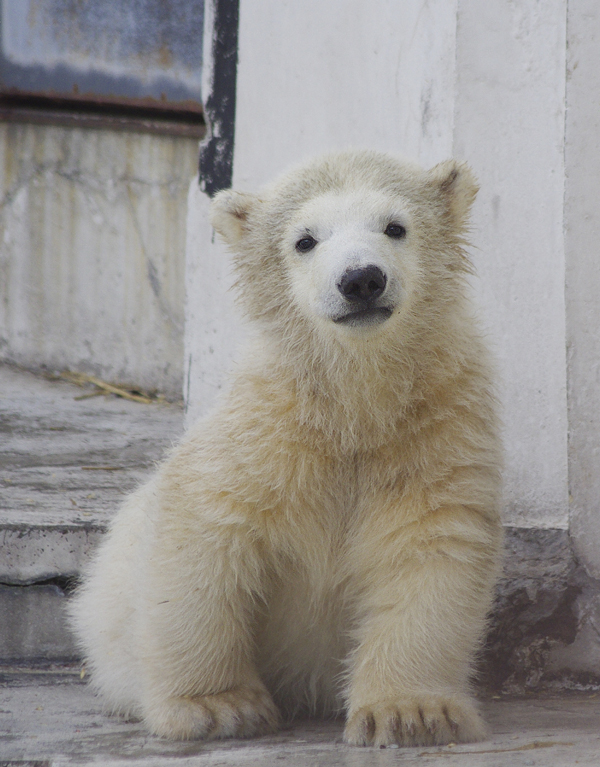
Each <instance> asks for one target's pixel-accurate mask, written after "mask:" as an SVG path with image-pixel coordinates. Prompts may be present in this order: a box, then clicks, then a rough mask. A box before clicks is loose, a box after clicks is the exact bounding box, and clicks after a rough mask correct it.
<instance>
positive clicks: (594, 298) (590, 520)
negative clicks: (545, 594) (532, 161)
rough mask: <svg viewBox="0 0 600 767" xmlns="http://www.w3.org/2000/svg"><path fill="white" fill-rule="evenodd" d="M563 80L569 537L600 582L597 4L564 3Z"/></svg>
mask: <svg viewBox="0 0 600 767" xmlns="http://www.w3.org/2000/svg"><path fill="white" fill-rule="evenodd" d="M567 78H568V80H567V121H566V142H565V162H566V189H565V192H566V194H565V241H566V243H565V244H566V257H567V273H566V302H567V349H568V354H569V358H568V384H569V438H570V441H569V480H570V481H569V490H570V497H571V536H572V540H573V543H574V546H575V551H576V553H577V554H578V555H579V557H580V559H581V561H582V562H583V563H584V564H585V566H586V568H587V570H588V573H589V574H590V575H592V576H593V577H595V578H599V579H600V4H599V3H598V2H597V0H569V24H568V59H567ZM598 616H599V617H600V613H598ZM597 625H598V624H597V623H596V641H597V633H598V628H597Z"/></svg>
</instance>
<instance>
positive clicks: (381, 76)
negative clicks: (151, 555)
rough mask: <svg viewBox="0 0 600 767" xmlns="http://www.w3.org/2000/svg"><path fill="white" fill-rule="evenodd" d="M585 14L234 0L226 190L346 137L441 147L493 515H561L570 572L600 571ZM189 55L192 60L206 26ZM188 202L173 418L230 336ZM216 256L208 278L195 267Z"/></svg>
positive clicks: (525, 7)
mask: <svg viewBox="0 0 600 767" xmlns="http://www.w3.org/2000/svg"><path fill="white" fill-rule="evenodd" d="M596 5H597V3H596V2H595V0H569V2H567V0H548V2H545V3H540V2H538V1H537V0H518V2H517V0H487V1H486V2H485V3H484V2H480V0H452V1H451V2H448V1H445V0H433V1H431V2H427V1H426V0H407V2H405V3H402V7H401V8H399V5H398V3H397V2H393V1H392V0H372V2H370V3H368V4H367V3H362V2H360V1H359V0H354V1H353V2H346V3H344V4H343V12H342V9H341V6H340V4H338V3H323V2H317V0H310V2H305V3H302V4H289V3H283V4H280V5H278V6H277V10H276V11H274V6H273V4H272V3H269V2H267V0H241V21H240V58H239V68H238V100H237V123H236V136H235V157H234V179H233V182H234V186H236V187H237V188H239V189H242V190H244V189H246V190H253V189H256V188H257V187H258V186H259V185H260V184H262V183H263V182H264V181H266V180H268V179H270V178H271V177H272V176H274V175H275V174H277V173H280V172H281V171H282V170H284V169H285V167H286V166H288V165H289V164H290V163H292V162H296V161H298V160H300V159H302V158H303V157H304V156H306V155H309V154H314V153H316V152H321V151H323V150H328V149H337V148H342V147H344V146H348V145H361V146H366V147H372V148H376V149H382V150H388V151H392V152H397V153H403V154H405V155H407V156H409V157H412V158H414V159H417V160H418V161H420V162H421V163H422V164H424V165H432V164H434V163H435V162H437V161H439V160H441V159H443V158H445V157H448V156H451V155H454V156H457V157H459V158H462V159H466V160H467V161H469V162H470V163H471V165H472V166H473V168H474V169H475V171H476V173H477V175H478V177H479V179H480V182H481V186H482V189H481V192H480V195H479V198H478V201H477V203H476V206H475V209H474V220H473V243H474V245H475V249H474V252H473V258H474V261H475V265H476V268H477V271H478V273H479V278H478V279H476V280H475V281H474V290H475V292H476V296H477V299H478V301H479V302H480V304H481V311H482V315H483V320H484V322H485V323H486V325H487V328H488V332H489V336H490V342H491V344H492V346H493V347H494V349H495V351H496V355H497V358H498V363H499V373H500V391H501V397H502V402H503V407H504V422H505V437H506V447H507V462H506V464H507V465H506V473H505V476H506V493H505V520H506V522H507V523H508V524H512V525H517V526H523V527H541V528H544V527H546V528H567V527H569V525H570V524H572V529H573V530H577V531H578V532H577V536H578V538H577V540H579V542H580V543H579V544H578V545H579V547H580V553H581V555H582V556H584V557H585V558H586V559H585V561H586V563H587V566H588V569H590V572H592V571H593V572H596V573H598V572H600V521H599V518H600V515H599V514H598V512H597V506H598V500H597V499H598V498H600V479H598V478H599V477H600V463H598V462H599V461H600V457H599V456H600V445H599V444H598V443H599V439H598V434H599V432H600V421H599V416H598V413H599V412H600V401H599V400H600V393H599V390H598V383H599V378H600V374H599V373H598V371H599V370H600V348H599V347H600V342H599V341H598V333H597V329H598V326H599V324H600V300H599V298H598V297H599V296H600V271H598V269H599V267H598V265H597V264H598V262H599V261H600V259H597V258H596V251H597V247H598V246H597V243H598V242H599V241H600V238H599V236H598V235H599V229H600V223H599V220H598V202H597V201H598V200H599V199H600V188H598V184H599V183H600V182H599V181H598V179H599V178H600V146H599V145H600V141H599V139H598V136H599V135H600V106H598V105H599V104H600V101H599V100H598V93H599V92H600V81H599V79H598V78H599V77H600V75H598V73H599V72H600V58H599V56H600V54H599V53H598V51H600V18H599V11H598V9H597V8H596ZM567 40H568V42H569V77H570V79H569V81H567V79H566V75H567V61H566V54H567ZM205 51H207V55H208V56H210V30H209V35H208V38H206V37H205ZM578 66H579V67H580V68H579V69H577V67H578ZM204 93H205V94H206V93H208V83H207V86H206V87H205V89H204ZM567 94H570V95H569V100H568V105H569V112H568V113H567V114H566V115H565V104H566V97H567ZM565 127H566V128H567V133H566V134H565ZM565 153H566V154H565ZM565 157H566V166H565ZM565 183H566V186H565ZM565 195H566V196H565ZM190 204H191V207H190V212H189V217H188V237H189V239H188V243H189V249H188V270H189V275H190V277H189V279H188V282H187V288H188V294H187V305H188V320H189V321H188V324H187V328H186V349H187V352H186V354H187V359H188V361H191V368H190V373H191V375H190V377H189V388H188V392H187V398H188V420H192V419H193V418H194V417H196V416H197V415H198V414H199V413H202V412H205V411H206V410H207V409H208V408H209V407H210V406H211V404H212V402H213V401H214V397H215V392H216V391H217V390H218V388H219V387H220V386H221V385H222V382H223V380H224V378H225V375H224V371H225V370H226V369H227V367H228V366H229V365H230V364H231V360H232V358H233V357H234V356H235V351H234V349H235V344H236V339H238V338H239V337H240V335H241V333H242V331H241V330H240V322H239V320H238V319H237V318H236V317H235V315H233V314H232V310H231V296H230V295H229V294H228V293H227V291H226V286H227V269H228V266H227V264H228V261H227V255H226V254H225V253H224V251H223V249H222V246H220V245H219V244H218V243H215V242H213V235H212V232H211V230H210V227H208V225H207V219H206V211H207V205H208V203H207V200H206V199H205V198H204V195H203V194H201V193H200V192H199V191H198V190H197V188H196V187H195V188H194V189H193V190H192V192H191V195H190ZM215 263H218V270H219V273H218V274H215V272H214V271H212V272H211V271H210V270H214V269H215V266H214V264H215ZM209 273H210V274H211V275H215V276H216V279H217V283H218V285H217V286H215V284H214V283H213V284H212V290H211V296H210V304H208V303H207V302H206V298H205V297H203V298H199V297H200V296H202V291H201V285H202V282H203V280H202V277H201V275H203V274H209ZM565 290H566V292H565ZM580 295H581V296H583V297H585V302H584V303H583V304H581V303H580ZM567 333H568V335H567ZM568 344H569V349H570V357H569V367H567V346H568ZM210 349H212V351H210ZM198 368H200V370H198ZM567 377H568V380H569V390H568V391H567ZM569 418H570V419H571V420H570V421H569ZM569 428H571V442H570V452H569V449H568V447H569V443H568V434H569ZM569 477H571V494H572V498H573V505H574V511H573V516H572V518H571V516H570V508H569ZM574 481H576V484H577V488H574V486H573V482H574ZM594 568H597V569H596V570H594Z"/></svg>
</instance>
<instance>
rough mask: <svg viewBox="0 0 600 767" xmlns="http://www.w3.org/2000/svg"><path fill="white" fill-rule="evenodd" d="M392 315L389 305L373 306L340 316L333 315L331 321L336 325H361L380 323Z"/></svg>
mask: <svg viewBox="0 0 600 767" xmlns="http://www.w3.org/2000/svg"><path fill="white" fill-rule="evenodd" d="M391 316H392V309H390V307H389V306H373V307H369V308H367V309H358V310H357V311H355V312H348V313H347V314H342V315H341V316H340V317H334V318H333V321H334V322H335V323H336V324H337V325H350V326H351V327H358V326H361V325H380V324H381V323H382V322H385V321H386V320H387V319H389V318H390V317H391Z"/></svg>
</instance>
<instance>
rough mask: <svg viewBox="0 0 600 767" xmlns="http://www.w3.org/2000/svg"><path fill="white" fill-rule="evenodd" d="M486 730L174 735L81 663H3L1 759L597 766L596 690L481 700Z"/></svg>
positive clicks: (309, 725)
mask: <svg viewBox="0 0 600 767" xmlns="http://www.w3.org/2000/svg"><path fill="white" fill-rule="evenodd" d="M484 709H485V713H486V718H487V721H488V722H489V724H490V731H491V734H490V738H489V740H487V741H485V742H483V743H476V744H472V745H461V746H447V747H444V748H438V747H436V748H410V749H404V748H388V749H370V748H352V747H349V746H346V745H345V744H344V743H343V742H342V729H343V723H342V722H298V723H293V724H292V725H288V726H285V727H284V728H283V729H282V730H281V731H280V732H279V733H278V734H277V735H275V736H269V737H263V738H257V739H254V740H247V741H239V740H238V741H220V742H212V743H202V742H187V743H172V742H168V741H165V740H160V739H158V738H155V737H151V736H149V735H147V734H146V733H145V732H144V730H143V728H142V727H141V725H139V724H136V723H128V722H123V721H121V720H119V719H115V718H110V717H107V716H104V715H103V714H102V712H101V706H100V704H99V702H98V700H97V699H96V698H95V697H94V695H93V694H92V693H91V691H90V690H89V688H88V686H87V685H86V684H85V683H82V682H81V680H80V679H79V675H78V669H76V668H55V669H53V670H52V669H51V670H49V671H48V670H46V671H40V670H38V671H34V670H32V669H23V670H19V669H9V670H6V669H5V671H4V673H2V671H1V670H0V767H2V766H3V765H16V764H19V765H21V767H23V766H24V765H25V764H27V765H36V767H50V766H52V767H58V766H59V765H60V766H61V767H62V766H63V765H65V766H66V765H73V766H77V767H82V766H83V765H111V767H117V766H122V767H125V766H126V765H127V767H134V766H138V765H143V766H144V767H168V766H169V765H173V767H192V765H194V766H197V767H202V765H211V766H213V767H216V765H262V767H275V765H277V767H279V765H285V764H288V765H292V766H293V767H321V765H322V766H323V767H326V766H327V767H338V766H339V767H359V766H360V767H387V765H396V764H401V765H419V766H420V767H427V765H432V766H435V767H458V766H459V765H460V767H480V766H481V767H492V766H493V767H500V765H502V766H504V765H507V766H508V765H510V767H521V765H536V766H539V767H567V765H568V767H572V765H576V764H577V765H595V767H598V765H600V696H599V695H598V694H597V693H596V694H584V693H581V694H578V695H568V696H561V697H530V698H525V699H507V698H505V699H496V700H488V701H486V702H485V703H484Z"/></svg>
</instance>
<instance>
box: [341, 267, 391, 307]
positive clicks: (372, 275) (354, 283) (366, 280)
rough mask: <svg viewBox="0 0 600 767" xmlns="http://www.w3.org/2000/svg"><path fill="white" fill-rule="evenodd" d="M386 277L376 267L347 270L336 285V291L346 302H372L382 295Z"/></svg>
mask: <svg viewBox="0 0 600 767" xmlns="http://www.w3.org/2000/svg"><path fill="white" fill-rule="evenodd" d="M386 283H387V277H386V276H385V274H384V273H383V272H382V271H381V269H380V268H379V267H378V266H375V265H373V264H370V265H369V266H364V267H362V268H361V269H349V270H348V271H347V272H346V273H345V274H344V276H343V277H342V279H341V280H340V281H339V283H338V286H337V288H338V290H339V291H340V293H341V294H342V295H343V296H344V298H345V299H347V300H348V301H373V300H374V299H376V298H379V296H380V295H381V294H382V293H383V291H384V290H385V286H386Z"/></svg>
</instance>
